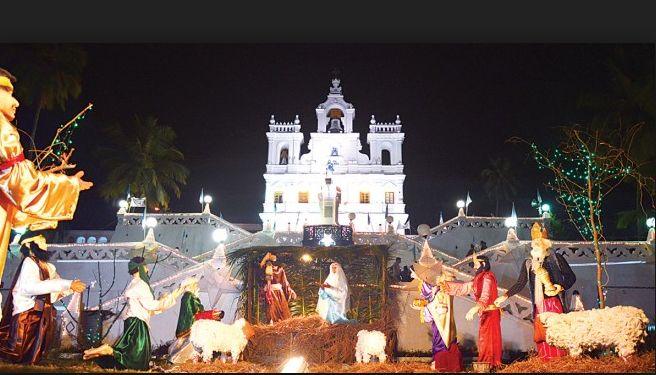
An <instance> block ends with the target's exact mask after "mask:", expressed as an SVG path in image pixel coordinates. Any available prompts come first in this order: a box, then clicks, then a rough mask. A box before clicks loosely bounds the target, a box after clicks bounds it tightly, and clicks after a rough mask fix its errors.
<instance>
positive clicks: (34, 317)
mask: <svg viewBox="0 0 656 375" xmlns="http://www.w3.org/2000/svg"><path fill="white" fill-rule="evenodd" d="M43 233H44V232H43V231H34V232H33V231H27V232H25V233H24V234H23V235H22V237H21V239H20V252H21V254H22V256H23V259H22V260H21V263H20V265H19V266H18V270H17V271H16V274H15V275H14V278H13V280H12V282H11V286H10V288H9V290H10V293H9V297H8V298H7V301H6V303H5V306H4V308H3V311H2V315H3V316H2V322H1V323H0V357H2V358H4V359H5V360H7V361H10V362H12V363H21V364H29V365H34V364H37V363H38V362H39V361H40V360H41V358H42V357H43V356H44V355H45V353H46V351H47V350H48V348H49V347H50V344H51V339H52V337H53V333H54V328H55V315H56V311H55V309H54V308H53V306H52V304H53V303H54V302H55V301H57V300H59V299H60V298H62V297H65V296H67V295H69V294H71V293H73V292H77V293H79V292H82V291H83V290H84V288H85V287H86V286H85V285H84V283H83V282H81V281H80V280H65V279H62V278H60V277H59V275H58V274H57V270H56V268H55V266H54V265H53V264H52V263H49V262H48V258H49V257H50V253H49V252H48V246H47V244H46V239H45V237H44V235H43Z"/></svg>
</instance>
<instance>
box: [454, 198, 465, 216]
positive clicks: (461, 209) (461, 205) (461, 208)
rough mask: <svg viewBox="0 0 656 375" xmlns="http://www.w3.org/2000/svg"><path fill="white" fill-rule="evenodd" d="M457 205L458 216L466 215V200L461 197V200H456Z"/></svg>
mask: <svg viewBox="0 0 656 375" xmlns="http://www.w3.org/2000/svg"><path fill="white" fill-rule="evenodd" d="M456 207H458V216H466V215H465V210H464V208H465V201H463V200H462V199H460V200H459V201H457V202H456Z"/></svg>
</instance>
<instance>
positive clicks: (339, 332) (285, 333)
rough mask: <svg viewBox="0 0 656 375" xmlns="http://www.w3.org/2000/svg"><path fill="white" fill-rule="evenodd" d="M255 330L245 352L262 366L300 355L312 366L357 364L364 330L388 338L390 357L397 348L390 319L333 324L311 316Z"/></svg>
mask: <svg viewBox="0 0 656 375" xmlns="http://www.w3.org/2000/svg"><path fill="white" fill-rule="evenodd" d="M253 328H254V330H255V335H254V336H253V338H252V339H251V341H250V342H249V343H248V346H247V347H246V349H245V351H244V359H245V360H246V361H250V362H255V363H262V364H280V363H282V362H283V361H285V360H286V359H287V358H289V357H290V356H296V355H302V356H304V357H305V359H306V361H307V362H308V363H310V364H328V363H353V362H355V344H356V343H357V340H358V337H357V334H358V331H360V330H362V329H366V330H370V331H371V330H378V331H381V332H383V333H384V334H385V335H386V336H387V347H386V349H385V351H386V353H387V355H388V356H390V357H391V356H392V353H393V351H394V348H395V346H396V334H395V331H394V329H393V326H392V323H391V319H389V318H388V317H387V316H385V317H383V319H380V320H379V321H376V322H373V323H370V324H365V323H355V324H329V323H327V322H326V321H324V320H323V319H321V318H320V317H319V316H318V315H311V316H307V317H296V318H291V319H287V320H283V321H280V322H277V323H274V324H273V325H262V324H260V325H255V326H253Z"/></svg>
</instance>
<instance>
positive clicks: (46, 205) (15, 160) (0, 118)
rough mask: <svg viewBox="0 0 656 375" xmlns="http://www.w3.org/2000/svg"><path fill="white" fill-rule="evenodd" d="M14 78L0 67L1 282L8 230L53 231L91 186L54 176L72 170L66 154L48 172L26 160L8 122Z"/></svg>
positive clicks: (13, 106) (77, 178)
mask: <svg viewBox="0 0 656 375" xmlns="http://www.w3.org/2000/svg"><path fill="white" fill-rule="evenodd" d="M15 81H16V78H15V77H14V76H12V75H11V73H9V72H8V71H6V70H4V69H2V68H0V279H1V278H2V273H3V271H4V268H5V262H6V259H7V250H8V248H9V237H10V236H11V229H12V227H13V228H18V227H29V229H30V230H33V231H35V230H41V229H54V228H55V227H57V222H58V221H59V220H71V219H72V218H73V214H74V213H75V208H76V207H77V199H78V196H79V194H80V191H81V190H86V189H89V188H90V187H91V186H93V184H92V183H91V182H88V181H84V180H82V176H83V175H84V172H83V171H79V172H77V173H76V174H75V175H74V176H67V175H65V174H63V173H53V172H54V171H55V170H58V171H63V170H65V169H71V168H74V167H75V165H73V164H70V165H69V164H68V157H69V156H70V154H68V155H64V156H63V158H62V165H60V166H59V167H56V168H54V169H53V170H51V172H48V171H40V170H37V169H36V167H35V166H34V164H33V163H32V162H31V161H30V160H27V159H25V156H24V155H23V146H22V145H21V143H20V136H19V133H18V130H17V129H16V127H15V126H14V125H12V123H11V121H13V120H14V118H15V116H16V109H17V108H18V106H19V103H18V100H16V98H14V97H13V93H14V86H13V82H15Z"/></svg>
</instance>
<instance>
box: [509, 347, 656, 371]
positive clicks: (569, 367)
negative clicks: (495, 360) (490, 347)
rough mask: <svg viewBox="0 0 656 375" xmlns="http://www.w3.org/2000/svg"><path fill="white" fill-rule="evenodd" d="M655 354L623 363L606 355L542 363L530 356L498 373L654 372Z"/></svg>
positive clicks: (614, 356)
mask: <svg viewBox="0 0 656 375" xmlns="http://www.w3.org/2000/svg"><path fill="white" fill-rule="evenodd" d="M654 363H656V352H654V351H653V350H652V351H649V352H646V353H641V354H637V355H632V356H630V357H629V358H627V360H626V361H625V360H624V359H622V358H621V357H618V356H616V355H608V356H604V357H601V358H591V357H588V356H585V355H583V356H580V357H578V358H574V357H569V356H567V357H561V358H554V359H552V360H550V361H542V360H541V359H540V358H539V357H537V356H531V357H529V358H528V359H527V360H525V361H517V362H513V363H512V364H510V365H508V366H506V367H505V368H503V369H502V370H501V371H499V372H507V373H515V372H523V373H527V372H559V373H578V372H583V373H585V372H604V373H631V372H634V373H635V372H643V373H644V372H651V373H653V372H655V371H656V366H655V365H654Z"/></svg>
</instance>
